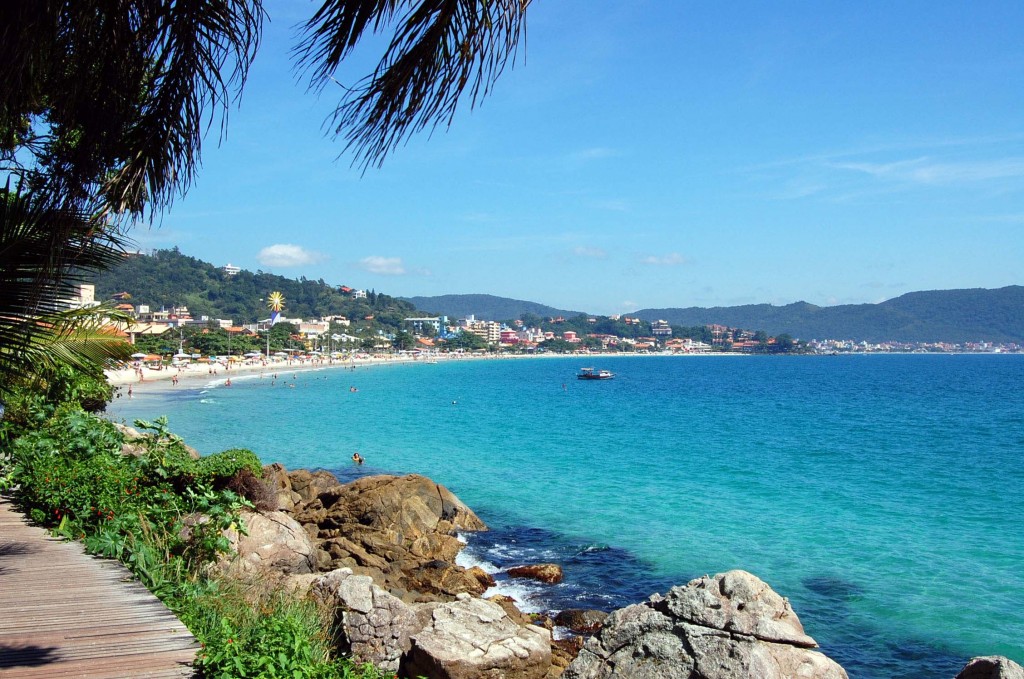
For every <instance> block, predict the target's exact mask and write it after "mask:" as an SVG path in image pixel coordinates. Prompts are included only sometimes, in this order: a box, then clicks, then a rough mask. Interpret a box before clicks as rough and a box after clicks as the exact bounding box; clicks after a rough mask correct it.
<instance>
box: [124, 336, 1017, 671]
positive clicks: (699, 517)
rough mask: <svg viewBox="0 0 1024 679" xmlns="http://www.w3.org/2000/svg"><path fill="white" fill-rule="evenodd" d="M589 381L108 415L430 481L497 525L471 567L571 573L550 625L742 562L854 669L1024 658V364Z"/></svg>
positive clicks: (313, 390)
mask: <svg viewBox="0 0 1024 679" xmlns="http://www.w3.org/2000/svg"><path fill="white" fill-rule="evenodd" d="M590 361H591V362H595V359H590ZM583 365H584V363H581V362H580V360H579V359H526V360H505V361H473V362H469V361H466V362H451V363H445V362H442V363H440V364H436V365H405V366H380V367H373V368H359V369H357V370H356V371H352V372H350V371H347V370H340V369H335V370H325V371H320V372H307V373H302V372H299V373H295V374H293V373H290V372H287V371H280V372H279V379H278V380H277V381H276V384H274V381H273V380H271V379H270V378H269V377H267V378H264V379H260V378H259V377H258V376H253V377H251V378H248V379H237V378H236V379H233V382H234V386H232V387H231V388H222V387H221V388H211V389H208V390H205V391H204V393H200V392H199V391H198V390H187V389H184V388H183V387H184V385H180V386H179V387H178V388H177V389H178V390H168V391H166V392H164V393H162V394H150V393H141V394H138V393H137V394H136V398H135V399H134V400H132V401H130V402H129V401H127V400H126V399H120V400H119V401H117V402H115V404H114V405H113V407H112V412H113V415H114V417H115V418H117V419H122V418H123V419H127V420H129V421H130V420H132V419H134V418H136V417H143V418H149V419H152V418H153V417H155V416H157V415H159V414H164V413H166V414H168V415H169V416H170V420H171V428H172V430H174V431H176V432H178V433H179V434H181V435H182V436H183V437H184V438H185V439H186V440H187V441H188V442H189V443H191V444H192V445H194V446H196V447H197V448H199V449H200V450H201V451H202V452H204V453H209V452H216V451H218V450H223V449H226V448H231V447H237V446H240V445H241V446H245V447H249V448H252V449H253V450H254V451H256V452H257V453H258V454H259V455H260V457H261V458H262V459H263V460H264V461H265V462H269V461H279V462H282V463H283V464H285V466H287V467H289V468H298V467H309V468H318V467H319V468H326V469H331V470H334V471H336V472H337V473H338V474H339V475H340V476H342V477H345V478H350V477H353V476H354V475H356V474H362V473H373V472H381V471H387V472H401V473H405V472H415V473H420V474H425V475H427V476H429V477H431V478H433V479H435V480H437V481H439V482H441V483H444V484H445V485H447V486H448V487H449V488H451V489H452V490H453V491H454V492H455V493H456V494H458V495H459V497H460V498H461V499H462V500H463V501H465V502H466V503H467V504H468V505H469V506H471V507H473V508H474V510H476V511H477V513H478V514H479V515H480V516H481V518H483V519H484V521H485V522H487V523H488V524H489V525H490V526H492V527H493V528H494V530H493V531H491V532H489V533H483V534H479V535H475V536H469V538H468V539H469V548H468V549H467V551H466V559H467V560H479V561H482V562H485V563H486V564H487V565H488V567H489V568H491V569H498V570H499V577H500V569H502V568H505V567H508V566H511V565H516V564H519V563H525V562H536V561H557V562H559V563H561V564H563V566H564V567H565V571H566V581H565V582H564V583H563V584H561V585H557V586H554V587H546V586H542V585H523V584H521V583H517V584H516V585H515V587H516V588H517V589H516V594H517V595H518V596H519V597H520V598H522V599H524V600H525V602H526V604H527V605H528V606H532V607H533V608H536V609H560V608H564V607H570V606H571V607H595V608H602V609H605V610H610V609H612V608H615V607H619V606H622V605H625V604H627V603H632V602H636V601H639V600H641V599H643V598H645V597H646V596H648V595H649V594H651V593H654V592H656V591H662V592H663V591H665V590H666V589H667V588H668V587H670V586H671V585H673V584H682V583H685V582H686V581H687V580H689V579H691V578H693V577H698V576H700V575H703V574H705V573H717V572H722V571H725V570H728V569H731V568H743V569H746V570H749V571H751V572H753V573H755V574H756V575H758V576H759V577H761V578H762V579H764V580H765V581H766V582H768V583H769V584H770V585H771V586H772V587H773V588H774V589H775V590H776V591H778V592H779V593H781V594H783V595H784V596H788V597H789V598H790V599H791V601H792V602H793V606H794V608H795V610H796V612H797V614H798V615H799V616H800V618H801V620H802V621H803V623H804V626H805V628H806V630H807V632H808V633H809V634H810V635H811V636H813V637H814V638H815V639H817V640H818V642H819V643H820V644H821V645H822V650H823V651H825V652H826V653H827V654H829V655H830V656H832V657H833V658H835V659H836V660H837V661H839V662H840V663H841V664H842V665H843V666H844V667H845V668H846V669H847V671H848V672H849V673H850V676H851V677H872V678H873V677H879V678H881V677H936V678H938V677H943V678H946V679H949V678H950V677H952V676H953V675H954V674H956V672H957V671H958V670H959V669H960V667H961V666H962V665H963V663H964V662H965V661H966V660H967V658H969V657H970V656H972V655H984V654H1003V655H1007V656H1009V657H1011V658H1013V659H1015V660H1017V661H1018V662H1024V525H1022V520H1021V519H1022V516H1024V492H1022V489H1024V400H1022V396H1021V385H1022V384H1024V356H1005V355H967V356H947V355H909V356H907V355H900V356H895V355H879V356H839V357H643V358H635V357H632V358H631V357H608V358H601V359H599V360H596V366H597V367H600V368H609V369H611V370H613V371H615V372H616V373H617V377H616V379H614V380H611V381H606V382H580V381H577V380H576V379H574V374H575V372H576V371H577V370H578V368H580V367H582V366H583ZM288 383H291V384H294V385H295V387H294V388H289V387H287V386H286V384H288ZM272 384H274V386H272ZM353 385H354V386H357V387H358V391H357V392H351V391H350V390H349V387H350V386H353ZM354 450H358V451H359V452H360V453H361V454H362V455H363V456H364V457H365V458H366V460H367V464H366V465H365V467H364V468H362V469H356V468H354V467H352V466H351V463H350V462H349V458H350V456H351V454H352V451H354ZM506 586H510V585H509V584H508V583H506Z"/></svg>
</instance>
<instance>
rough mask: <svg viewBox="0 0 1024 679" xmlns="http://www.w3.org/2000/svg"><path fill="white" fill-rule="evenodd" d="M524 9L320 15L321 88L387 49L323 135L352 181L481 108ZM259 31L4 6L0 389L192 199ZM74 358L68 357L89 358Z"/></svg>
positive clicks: (216, 7) (145, 0)
mask: <svg viewBox="0 0 1024 679" xmlns="http://www.w3.org/2000/svg"><path fill="white" fill-rule="evenodd" d="M528 4H529V0H405V1H402V2H400V1H398V0H325V1H324V2H323V4H322V5H321V7H320V9H319V10H318V11H317V12H316V13H315V14H314V15H313V16H312V17H311V18H310V20H309V21H308V22H307V23H306V24H305V25H304V27H303V30H302V39H301V42H300V44H299V45H298V46H297V47H296V50H295V51H296V55H297V57H298V63H299V66H300V68H302V69H304V72H305V73H307V74H308V75H309V78H310V88H311V89H322V88H324V87H325V86H326V84H327V83H329V82H331V81H334V82H337V81H335V80H334V77H333V73H334V72H335V71H336V69H337V68H338V67H339V65H340V64H341V62H342V60H343V59H345V58H346V57H347V56H348V55H349V54H350V53H351V51H352V50H353V48H354V47H355V46H356V44H357V43H358V42H359V41H360V39H361V38H362V37H363V36H364V35H366V34H367V33H368V32H369V33H381V32H384V31H391V32H392V38H391V40H390V43H389V45H388V47H387V49H386V50H385V52H384V54H383V56H382V57H381V59H380V61H379V63H378V65H377V67H376V68H375V69H374V71H373V72H372V73H370V74H368V75H367V76H366V77H364V78H363V79H361V80H359V81H358V82H356V83H355V84H354V85H352V86H351V87H347V88H344V92H345V94H344V95H343V97H342V99H341V102H340V103H339V105H338V107H337V109H336V111H335V114H334V118H333V123H334V127H333V130H334V135H335V137H338V136H341V137H343V138H344V139H345V140H346V150H351V151H353V152H354V156H355V158H356V161H354V162H358V163H361V164H362V165H363V167H364V169H365V168H366V167H367V166H369V165H371V164H375V165H379V164H380V163H381V162H383V160H384V158H385V157H386V156H387V154H388V153H389V152H391V151H392V150H393V149H394V148H395V146H397V145H398V144H399V143H401V142H402V141H404V140H405V139H406V138H407V137H408V135H410V134H412V133H413V132H416V131H419V130H422V129H423V128H424V127H427V126H430V125H439V124H449V123H450V122H451V120H452V117H453V115H454V113H455V110H456V106H457V103H458V101H459V99H460V98H461V97H462V96H463V94H464V93H465V92H466V91H467V89H468V93H469V96H470V100H471V105H475V104H476V103H477V102H478V101H479V99H480V98H482V97H483V96H485V95H486V94H487V93H488V92H489V91H490V89H491V87H492V86H493V84H494V82H495V80H496V78H497V77H498V76H499V75H500V73H501V72H502V70H503V68H504V66H505V65H506V63H507V62H508V60H509V58H511V57H513V56H514V54H515V50H516V47H517V45H518V44H519V41H520V33H521V26H522V23H523V20H524V16H525V11H526V8H527V5H528ZM264 16H265V12H264V9H263V6H262V2H261V0H204V1H203V2H197V1H194V0H5V1H4V2H0V82H2V83H3V87H0V172H3V173H4V174H6V175H7V177H8V178H11V177H13V178H15V181H16V185H17V189H16V190H11V189H10V180H9V181H8V189H7V191H6V192H5V194H4V198H5V204H4V207H3V209H4V210H5V213H4V214H3V215H0V229H2V232H0V283H2V285H0V376H3V375H11V374H14V373H16V372H18V371H20V370H23V369H24V368H25V366H26V365H28V364H31V363H34V362H37V361H39V360H42V361H44V362H45V361H46V360H48V359H46V358H45V357H42V358H41V354H40V353H39V349H40V347H43V346H46V347H49V348H50V350H49V356H50V357H56V356H57V355H58V353H59V352H57V350H56V349H57V347H58V344H55V343H53V341H52V340H54V339H56V338H62V341H63V342H64V343H65V345H67V346H71V338H72V337H78V336H79V335H80V334H81V333H85V330H84V328H85V327H86V326H84V325H81V318H80V316H79V315H78V314H63V315H61V314H59V313H58V310H57V309H58V306H59V300H60V299H61V296H62V295H64V294H65V293H66V290H67V287H68V285H69V284H71V283H72V282H74V280H76V277H77V276H81V275H82V274H83V272H87V271H89V270H90V269H95V268H98V267H104V266H108V265H109V264H110V263H112V262H113V261H114V257H113V255H112V252H115V251H116V247H114V246H115V244H116V243H117V242H118V239H119V238H120V235H121V234H123V233H124V232H125V230H126V229H128V228H129V227H130V226H131V224H132V223H134V222H135V221H137V220H139V219H147V218H148V219H149V220H153V219H154V218H156V217H157V216H158V215H160V214H162V213H163V212H164V211H166V210H167V209H169V208H170V206H171V204H172V203H173V200H174V198H175V197H177V196H180V195H183V194H184V193H185V192H186V191H187V189H188V187H189V185H190V184H191V182H192V180H193V179H194V177H195V175H196V173H197V171H198V167H199V160H200V152H201V147H202V141H203V138H204V136H205V134H206V133H207V132H208V130H209V128H210V127H211V126H212V125H214V123H217V124H218V125H219V127H220V130H221V133H223V131H224V129H225V126H226V123H227V112H228V109H229V107H230V106H231V105H232V103H233V102H235V101H237V98H238V96H239V94H240V93H241V89H242V86H243V84H244V82H245V78H246V74H247V72H248V69H249V66H250V64H251V63H252V60H253V58H254V57H255V54H256V50H257V48H258V46H259V41H260V36H261V31H262V22H263V19H264ZM72 327H77V328H78V331H72V329H71V328H72ZM47 332H48V333H49V335H50V337H49V339H46V340H45V341H44V340H43V338H45V337H46V334H47ZM86 334H87V333H86ZM40 342H42V343H40ZM61 346H63V345H61ZM85 347H89V349H88V350H84V351H81V352H78V353H75V354H74V356H72V354H66V355H64V358H65V359H66V360H71V361H79V360H80V359H84V358H86V357H87V356H89V354H90V352H91V351H92V350H93V349H95V348H96V347H97V344H94V343H90V342H86V343H85V344H83V345H82V348H83V349H84V348H85ZM44 353H45V352H44ZM101 353H102V352H101ZM115 353H116V352H115ZM104 355H107V354H104ZM94 358H102V356H99V355H96V356H95V357H94Z"/></svg>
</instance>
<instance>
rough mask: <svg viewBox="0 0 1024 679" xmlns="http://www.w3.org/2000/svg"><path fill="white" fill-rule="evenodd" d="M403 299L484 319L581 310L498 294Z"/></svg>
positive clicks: (438, 311)
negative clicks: (567, 309) (555, 306)
mask: <svg viewBox="0 0 1024 679" xmlns="http://www.w3.org/2000/svg"><path fill="white" fill-rule="evenodd" d="M402 299H404V300H406V301H407V302H409V303H411V304H413V305H415V306H416V308H417V309H425V310H427V311H429V312H431V313H435V314H443V315H445V316H448V317H450V318H456V319H457V318H465V317H466V316H469V315H473V316H475V317H476V318H477V319H479V320H482V321H507V320H509V319H515V318H519V317H520V316H522V315H523V314H533V315H536V316H542V317H547V316H563V317H565V318H569V317H570V316H578V315H579V314H580V313H581V312H579V311H566V310H565V309H556V308H554V307H550V306H546V305H544V304H538V303H536V302H527V301H524V300H521V299H509V298H508V297H495V296H494V295H438V296H437V297H403V298H402Z"/></svg>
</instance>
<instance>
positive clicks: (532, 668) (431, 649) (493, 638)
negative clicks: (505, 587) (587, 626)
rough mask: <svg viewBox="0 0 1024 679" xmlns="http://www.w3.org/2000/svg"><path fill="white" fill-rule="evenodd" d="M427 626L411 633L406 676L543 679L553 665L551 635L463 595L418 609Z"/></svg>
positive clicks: (492, 605)
mask: <svg viewBox="0 0 1024 679" xmlns="http://www.w3.org/2000/svg"><path fill="white" fill-rule="evenodd" d="M418 609H419V614H420V619H421V622H423V623H424V624H423V627H422V629H421V630H420V631H418V632H416V633H415V634H414V635H412V648H411V649H410V650H409V652H408V653H407V654H406V656H405V659H404V660H403V661H402V665H401V669H400V672H401V674H402V676H409V677H419V676H424V677H428V679H540V678H541V677H544V676H546V675H547V673H548V670H549V669H550V667H551V635H550V633H549V632H548V631H547V630H545V629H542V628H540V627H535V626H533V625H520V624H519V623H517V622H515V621H514V620H512V619H511V618H510V617H509V615H508V614H507V613H506V612H505V611H504V610H503V609H502V608H501V606H499V605H498V604H496V603H493V602H491V601H485V600H483V599H474V598H472V597H470V596H469V595H468V594H460V595H459V597H458V599H457V600H456V601H453V602H449V603H442V604H420V605H419V606H418Z"/></svg>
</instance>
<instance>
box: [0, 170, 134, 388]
mask: <svg viewBox="0 0 1024 679" xmlns="http://www.w3.org/2000/svg"><path fill="white" fill-rule="evenodd" d="M123 245H124V241H123V239H122V238H121V237H120V236H118V235H117V234H116V233H114V232H112V231H109V230H107V229H106V228H105V225H104V224H103V223H102V222H98V221H97V220H95V219H90V218H88V217H86V216H84V215H82V214H79V213H76V212H75V211H73V210H70V209H61V208H55V207H52V206H50V205H47V204H46V202H45V198H43V197H41V196H39V195H37V194H35V193H32V192H25V191H23V190H22V187H21V186H19V187H18V188H17V189H13V190H12V189H11V186H10V183H8V184H7V186H6V187H5V188H4V189H2V190H0V378H3V381H4V382H8V381H10V380H13V379H14V378H15V377H18V376H22V375H24V374H25V372H33V371H34V370H35V367H34V366H46V365H49V364H50V362H51V361H66V362H68V363H69V364H71V365H75V366H78V367H82V366H87V365H91V366H92V369H93V372H95V371H96V369H98V368H100V367H102V365H103V364H104V363H105V362H106V361H107V360H108V359H110V358H117V357H119V356H120V355H121V354H120V353H119V352H120V349H111V348H108V345H110V346H112V345H114V344H116V342H113V340H112V339H111V335H110V333H109V331H108V332H106V333H103V332H100V330H99V320H98V319H99V316H98V314H99V313H103V314H106V315H107V316H109V311H110V310H109V309H106V308H103V309H101V310H100V312H93V311H90V310H74V311H68V310H66V308H67V306H68V300H69V299H70V298H72V297H74V296H75V295H76V294H77V286H78V284H80V283H82V282H84V281H85V280H86V279H87V277H88V276H89V275H90V274H91V273H92V272H95V271H98V270H100V269H103V268H107V267H109V266H112V265H113V264H115V263H117V262H118V261H120V259H121V257H122V255H123ZM76 322H77V323H81V324H82V327H81V328H80V329H79V330H76V329H75V327H74V324H75V323H76ZM121 342H122V343H124V342H123V340H121ZM125 344H126V343H125ZM46 348H49V349H50V350H52V351H53V353H52V355H51V356H44V355H41V352H43V353H45V351H46V350H47V349H46Z"/></svg>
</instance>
